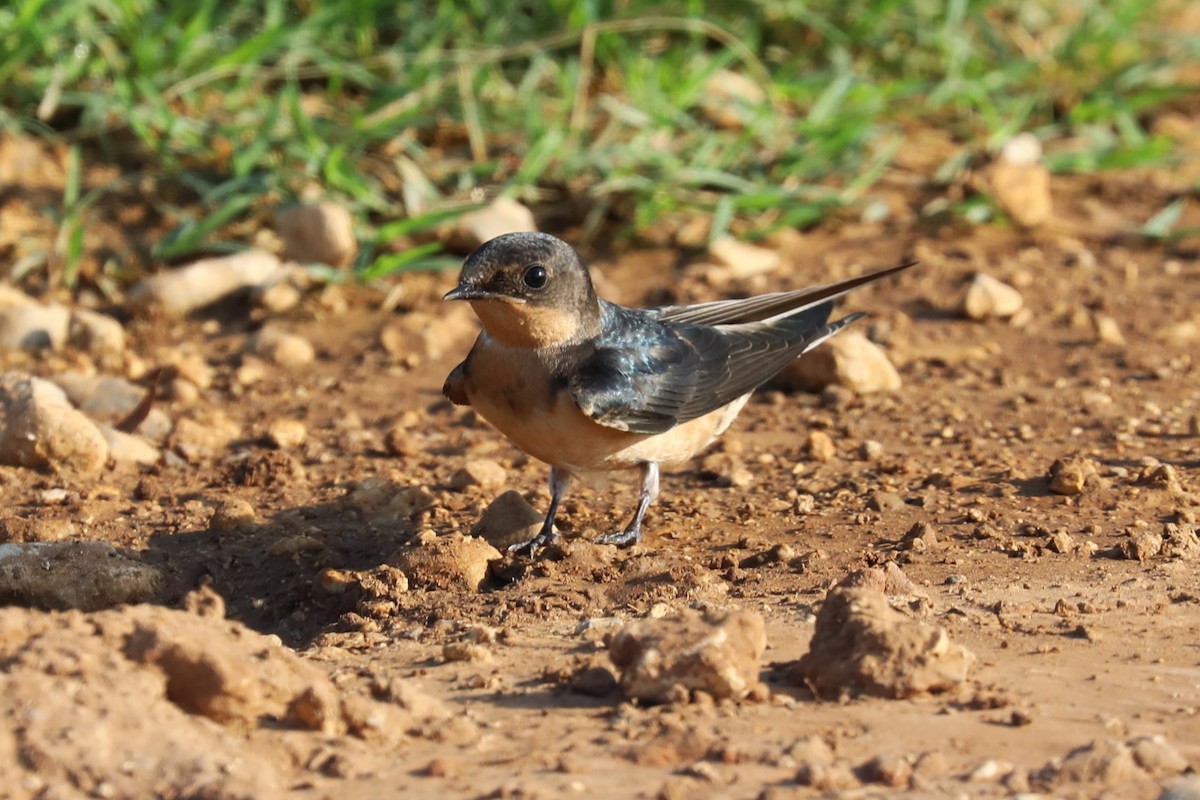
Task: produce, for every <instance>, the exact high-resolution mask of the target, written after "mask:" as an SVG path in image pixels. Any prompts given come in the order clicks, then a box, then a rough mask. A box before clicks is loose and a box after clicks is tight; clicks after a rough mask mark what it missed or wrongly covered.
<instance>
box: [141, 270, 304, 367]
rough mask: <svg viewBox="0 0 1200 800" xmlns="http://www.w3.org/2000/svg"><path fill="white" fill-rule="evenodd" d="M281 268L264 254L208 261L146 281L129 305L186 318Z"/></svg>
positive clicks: (253, 285)
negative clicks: (187, 315) (185, 316)
mask: <svg viewBox="0 0 1200 800" xmlns="http://www.w3.org/2000/svg"><path fill="white" fill-rule="evenodd" d="M281 268H282V265H281V264H280V261H279V259H278V258H277V257H276V256H275V255H273V254H271V253H268V252H265V251H263V250H246V251H243V252H241V253H235V254H233V255H229V256H223V257H220V258H206V259H203V260H200V261H196V262H194V263H192V264H189V265H188V266H186V267H180V268H178V269H173V270H169V271H166V272H160V273H158V274H157V275H152V276H151V277H149V278H146V279H145V280H143V281H142V282H141V283H139V284H137V285H136V286H134V287H133V288H132V289H130V291H129V295H128V304H129V306H130V308H131V309H133V310H134V311H138V312H147V311H150V310H156V311H159V312H161V313H164V314H168V315H173V316H183V315H185V314H189V313H191V312H193V311H196V310H199V309H201V308H204V307H205V306H208V305H211V304H213V303H215V302H217V301H218V300H223V299H225V298H227V297H229V296H230V295H233V294H235V293H237V292H246V291H249V290H250V289H252V288H253V287H255V286H258V285H259V284H262V283H266V282H267V281H268V280H269V279H270V278H271V277H272V276H273V275H274V274H275V273H276V272H277V271H278V270H280V269H281ZM201 388H203V387H201Z"/></svg>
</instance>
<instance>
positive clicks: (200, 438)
mask: <svg viewBox="0 0 1200 800" xmlns="http://www.w3.org/2000/svg"><path fill="white" fill-rule="evenodd" d="M241 435H242V428H241V426H240V425H238V423H236V422H235V421H233V420H232V419H230V418H229V415H228V414H226V413H225V412H224V411H221V410H220V409H211V410H208V411H205V412H202V413H198V414H196V416H195V417H184V418H183V419H181V420H179V421H178V422H177V423H175V430H174V431H173V432H172V433H171V443H172V445H174V446H175V447H176V448H178V449H179V450H180V451H181V452H182V454H183V455H184V456H185V457H186V458H188V459H193V460H194V459H200V458H205V457H208V456H214V455H217V454H219V453H222V452H224V451H225V450H226V448H228V447H229V445H230V443H231V442H233V440H234V439H237V438H238V437H239V436H241Z"/></svg>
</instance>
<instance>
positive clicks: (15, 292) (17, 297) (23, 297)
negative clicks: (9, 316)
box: [0, 283, 37, 308]
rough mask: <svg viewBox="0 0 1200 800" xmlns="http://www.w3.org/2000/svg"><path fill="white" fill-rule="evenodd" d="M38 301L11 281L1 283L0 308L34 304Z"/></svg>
mask: <svg viewBox="0 0 1200 800" xmlns="http://www.w3.org/2000/svg"><path fill="white" fill-rule="evenodd" d="M36 304H37V301H36V300H34V299H33V298H32V297H30V296H29V295H27V294H25V293H24V292H22V291H21V290H20V289H18V288H17V287H15V286H13V285H12V284H9V283H0V308H11V307H12V306H32V305H36Z"/></svg>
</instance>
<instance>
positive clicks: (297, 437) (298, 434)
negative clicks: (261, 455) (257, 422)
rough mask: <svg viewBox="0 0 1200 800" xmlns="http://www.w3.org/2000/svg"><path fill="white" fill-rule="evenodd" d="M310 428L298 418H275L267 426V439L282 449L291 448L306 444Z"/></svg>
mask: <svg viewBox="0 0 1200 800" xmlns="http://www.w3.org/2000/svg"><path fill="white" fill-rule="evenodd" d="M307 439H308V429H307V428H305V427H304V423H303V422H301V421H300V420H298V419H273V420H271V424H269V425H268V426H267V441H269V442H270V443H271V444H272V445H273V446H274V447H278V448H279V449H280V450H291V449H293V448H296V447H299V446H300V445H302V444H304V442H305V441H306V440H307Z"/></svg>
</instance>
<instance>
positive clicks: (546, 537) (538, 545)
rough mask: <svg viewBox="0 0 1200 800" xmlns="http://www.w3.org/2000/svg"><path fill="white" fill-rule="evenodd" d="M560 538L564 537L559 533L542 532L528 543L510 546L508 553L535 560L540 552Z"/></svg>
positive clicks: (552, 531) (551, 531)
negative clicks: (526, 556)
mask: <svg viewBox="0 0 1200 800" xmlns="http://www.w3.org/2000/svg"><path fill="white" fill-rule="evenodd" d="M560 538H562V537H560V536H559V535H558V531H554V530H550V531H542V532H541V533H539V534H538V535H537V536H535V537H533V538H532V539H530V540H529V541H527V542H520V543H519V544H514V545H510V546H509V548H508V550H507V551H506V552H507V553H508V554H509V555H510V556H520V555H528V556H529V557H530V558H533V557H534V556H535V555H537V551H538V550H541V549H542V548H543V547H547V546H549V545H552V544H554V543H555V542H557V541H558V540H559V539H560Z"/></svg>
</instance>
